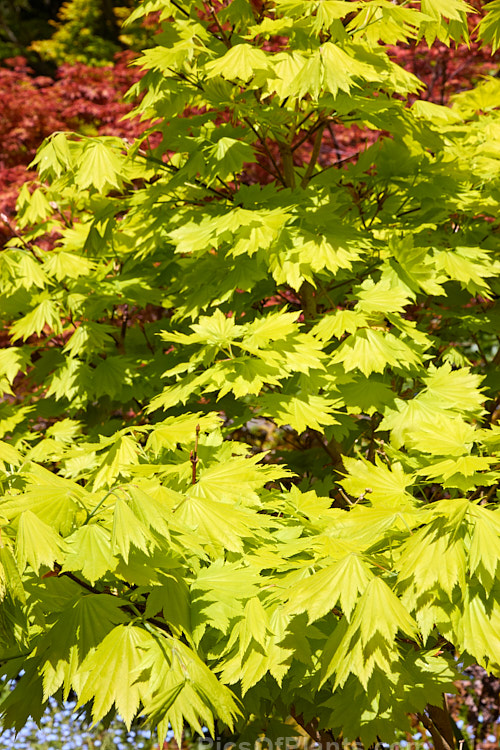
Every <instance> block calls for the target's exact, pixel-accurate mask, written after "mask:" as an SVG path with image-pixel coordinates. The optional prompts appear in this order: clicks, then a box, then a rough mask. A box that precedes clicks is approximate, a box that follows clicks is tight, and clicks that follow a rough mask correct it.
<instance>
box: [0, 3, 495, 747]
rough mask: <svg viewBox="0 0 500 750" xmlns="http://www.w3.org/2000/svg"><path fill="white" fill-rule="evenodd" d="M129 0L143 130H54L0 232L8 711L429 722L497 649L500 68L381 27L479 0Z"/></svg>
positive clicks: (462, 27) (243, 730)
mask: <svg viewBox="0 0 500 750" xmlns="http://www.w3.org/2000/svg"><path fill="white" fill-rule="evenodd" d="M150 12H157V13H159V15H160V23H161V22H163V28H162V31H161V33H160V34H158V35H157V36H156V38H155V39H156V42H157V44H156V45H155V46H153V47H151V48H150V49H147V50H145V51H144V53H143V55H142V56H141V57H140V58H139V59H138V61H137V64H138V66H139V67H140V68H141V70H143V71H144V75H143V77H142V78H140V80H138V81H137V83H135V84H134V86H133V87H132V90H131V96H132V97H137V96H139V97H140V98H139V102H138V104H137V105H136V107H135V110H134V114H135V115H139V116H141V117H142V118H143V120H144V123H145V124H144V125H143V128H145V130H144V132H143V133H141V134H140V135H139V134H136V137H135V138H132V137H126V138H120V137H118V136H117V135H114V134H113V135H100V136H95V135H82V134H75V133H73V134H71V133H66V134H65V133H62V132H57V133H55V134H54V135H52V136H51V137H50V138H49V139H48V140H47V141H45V143H44V144H43V146H42V147H41V148H40V149H39V150H38V153H37V155H36V158H35V162H34V164H35V166H36V167H37V170H38V174H39V180H40V182H39V183H38V184H34V185H33V186H32V187H31V189H28V186H25V188H23V190H22V191H21V194H20V197H19V201H18V216H17V226H18V229H16V230H15V232H14V235H13V237H12V238H11V239H10V240H9V242H8V243H7V245H6V247H5V249H4V250H3V253H2V257H3V261H4V262H3V264H2V266H1V268H0V274H1V279H2V282H1V283H2V305H1V310H2V321H3V326H4V332H5V333H7V334H8V335H9V336H10V340H11V342H12V346H11V347H9V348H5V349H3V350H2V351H1V352H0V385H1V387H2V389H3V393H4V400H3V401H2V403H1V404H0V433H1V434H0V437H1V438H3V442H2V444H1V449H0V458H1V459H2V462H3V464H2V465H3V472H2V474H1V483H2V492H3V498H2V501H1V503H0V519H1V521H2V524H1V531H2V545H3V546H1V547H0V581H1V585H2V595H3V602H2V604H3V606H2V609H1V610H0V613H1V619H0V634H1V649H2V651H1V654H0V661H2V663H3V665H4V666H3V671H4V673H5V676H6V678H10V677H14V676H18V675H19V672H20V670H21V669H22V670H24V673H23V674H22V676H21V677H19V680H18V682H17V686H16V688H15V689H14V690H13V691H12V693H10V694H9V695H8V697H7V698H6V699H5V700H4V702H3V704H2V710H3V712H4V721H5V722H7V723H10V724H12V725H14V726H17V727H19V726H21V725H22V724H23V722H24V721H25V719H26V716H27V714H28V713H33V712H34V713H35V718H36V713H37V711H38V712H39V715H41V712H42V711H43V707H44V705H45V703H46V702H47V700H48V699H49V697H50V696H51V695H56V696H58V697H64V696H67V695H68V693H69V691H70V690H74V691H75V693H76V694H77V696H78V701H79V705H81V706H85V707H86V708H87V710H88V713H89V716H91V717H92V718H93V719H94V720H99V719H100V718H102V717H104V716H106V715H108V714H109V712H110V711H113V710H117V711H118V712H119V713H120V714H121V715H122V716H123V717H124V719H125V720H126V721H127V722H131V721H132V720H133V719H134V717H135V716H136V715H137V714H138V713H140V714H141V715H143V716H145V717H146V718H147V720H148V721H149V722H151V723H152V724H153V725H154V726H157V727H158V731H159V735H160V737H163V736H164V735H165V733H166V730H167V728H168V726H169V724H171V726H172V728H173V729H174V731H175V732H176V734H177V736H180V734H181V732H182V727H183V726H184V724H185V723H187V724H189V725H191V727H192V728H193V729H194V730H195V731H199V732H200V733H201V732H203V727H204V726H206V727H208V729H209V730H210V731H211V732H212V734H213V733H215V732H218V733H224V732H227V733H231V736H233V737H236V738H238V740H239V741H247V740H249V741H254V740H255V738H256V737H257V736H259V735H261V734H264V735H265V736H266V737H268V738H270V739H272V740H273V741H275V740H276V738H277V737H284V736H290V733H291V732H292V731H293V727H295V730H296V731H302V732H305V733H308V734H310V735H311V736H312V737H314V739H316V740H317V741H319V742H320V743H321V744H322V745H324V746H326V745H327V743H328V742H331V741H337V742H341V741H348V740H355V739H356V738H360V740H361V741H362V742H363V743H364V745H365V746H366V747H368V746H370V745H372V744H374V743H376V742H378V741H380V740H381V741H384V742H390V741H392V740H393V739H394V738H395V737H399V736H401V733H404V732H405V731H409V730H410V727H411V725H412V724H411V722H413V725H414V724H415V723H416V722H420V723H421V725H422V726H423V728H424V729H425V730H427V731H428V732H429V733H430V736H431V737H432V741H433V743H434V746H435V747H436V748H438V750H448V749H449V748H450V747H453V746H454V745H455V744H456V742H457V741H458V740H460V739H462V740H463V739H464V738H463V737H462V738H461V737H460V730H459V729H458V727H457V726H456V725H454V723H453V721H452V719H451V717H450V715H449V712H448V711H447V710H445V709H446V704H443V693H447V692H453V690H454V682H455V681H456V680H457V679H458V678H459V677H460V676H461V675H462V674H463V670H464V669H465V668H466V667H468V666H471V665H480V666H482V667H483V668H485V669H487V670H488V671H489V672H491V673H494V674H497V675H498V673H499V671H500V640H499V636H498V632H499V624H500V601H499V597H500V587H499V581H498V575H499V570H498V554H497V549H498V543H499V537H500V515H499V510H498V486H499V479H500V472H499V459H498V447H499V443H500V437H499V427H498V423H497V422H498V416H499V404H500V401H499V398H498V391H499V388H498V363H499V359H500V354H499V351H500V350H499V339H498V330H499V325H498V321H499V312H498V293H499V282H498V270H499V267H500V259H499V255H498V249H497V248H498V241H497V235H498V219H497V213H498V180H499V177H500V169H499V164H498V155H499V153H500V151H499V146H500V122H499V114H498V110H497V103H498V97H499V94H500V81H499V80H498V79H497V78H496V77H494V76H490V77H488V78H486V79H485V80H482V81H480V82H479V83H478V84H477V85H476V86H475V87H474V88H473V89H471V90H468V91H463V92H460V93H456V94H454V95H453V96H452V97H451V101H450V106H444V105H443V104H442V103H441V104H439V103H436V102H435V101H434V102H432V101H428V99H427V98H426V93H425V90H424V88H423V85H422V82H421V80H420V79H419V78H418V77H416V76H415V75H414V74H413V73H412V72H410V71H409V70H408V69H405V68H404V67H402V66H401V65H399V64H398V62H399V59H398V54H397V50H398V49H401V48H404V47H405V45H407V49H410V50H412V45H414V44H415V42H417V41H419V40H422V39H423V40H425V42H426V44H427V45H428V46H429V48H430V49H434V48H435V45H436V44H437V45H445V46H447V45H450V44H454V43H455V44H459V43H460V42H467V41H468V39H469V35H470V33H471V31H470V27H471V26H472V28H473V31H472V38H473V43H474V44H486V45H490V47H491V49H492V54H493V53H494V52H495V51H496V49H497V47H498V45H499V41H500V5H499V3H498V2H496V1H495V2H492V3H490V4H489V6H487V7H486V13H485V15H484V16H483V18H482V20H481V21H480V23H479V25H478V26H477V24H475V25H474V24H471V23H470V18H469V13H470V12H471V9H470V8H469V6H467V5H466V3H465V2H463V0H446V1H444V0H439V1H438V0H425V1H424V0H423V1H422V3H421V5H420V6H419V7H410V6H406V5H397V4H393V3H388V2H385V0H360V1H359V2H343V1H342V0H321V1H319V0H275V1H274V2H269V3H260V2H250V1H249V0H232V2H225V3H217V4H213V3H210V2H208V3H206V4H203V3H201V2H190V3H181V2H177V0H175V1H173V0H172V1H171V0H146V1H145V2H144V3H141V4H139V5H138V7H137V9H136V10H135V11H134V12H133V13H132V15H131V17H130V23H133V22H134V21H137V20H140V19H141V18H142V17H143V16H145V15H147V14H148V13H150ZM476 20H477V19H476ZM398 45H399V46H398ZM441 49H442V48H441ZM484 54H486V53H484ZM485 65H486V66H488V63H485ZM491 65H492V64H491ZM440 96H441V94H440ZM447 98H448V92H447V91H444V93H443V96H442V100H443V102H444V101H447ZM146 123H147V124H146ZM353 128H358V129H359V130H358V132H359V133H365V132H366V131H367V130H368V131H370V132H371V134H372V135H371V137H370V138H366V147H360V148H359V151H358V152H357V153H349V154H348V156H347V157H346V158H344V157H343V156H342V155H340V157H339V154H338V153H337V151H336V147H335V142H337V143H338V138H339V134H340V133H342V132H347V131H349V134H350V135H349V136H348V137H349V138H351V137H352V132H353ZM351 142H352V141H349V143H351ZM162 384H163V385H162ZM164 412H167V414H165V413H164ZM224 438H231V440H227V439H224ZM290 717H292V718H290ZM290 722H292V724H290ZM290 726H292V729H290Z"/></svg>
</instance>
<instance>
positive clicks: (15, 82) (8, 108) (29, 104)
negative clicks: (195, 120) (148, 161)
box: [0, 52, 144, 242]
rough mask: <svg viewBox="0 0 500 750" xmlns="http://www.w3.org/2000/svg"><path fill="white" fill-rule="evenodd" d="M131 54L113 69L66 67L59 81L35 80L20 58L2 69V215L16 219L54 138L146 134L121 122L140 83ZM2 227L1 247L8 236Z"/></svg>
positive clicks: (135, 123)
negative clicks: (129, 94)
mask: <svg viewBox="0 0 500 750" xmlns="http://www.w3.org/2000/svg"><path fill="white" fill-rule="evenodd" d="M134 57H135V54H134V53H132V52H122V53H119V54H118V55H117V56H116V59H115V62H114V65H112V66H107V67H99V68H93V67H90V66H88V65H83V64H81V63H78V64H74V65H63V66H62V67H60V68H59V70H58V71H57V76H56V78H55V79H52V78H48V77H46V76H40V75H36V74H35V73H34V72H33V71H32V70H31V69H30V68H29V67H28V65H27V64H26V60H25V59H24V58H22V57H17V58H12V59H10V60H6V61H5V63H4V67H0V100H1V101H2V110H1V113H0V143H1V144H2V145H1V150H0V211H1V212H2V213H4V214H6V215H7V216H12V214H13V213H14V210H15V204H16V198H17V194H18V191H19V187H20V186H21V185H22V183H23V182H25V181H27V180H30V179H32V178H33V177H34V173H33V172H30V171H29V170H27V166H28V165H29V163H30V162H31V161H32V159H33V157H34V156H35V153H36V150H37V148H38V146H39V145H40V144H41V143H42V141H43V140H44V138H46V137H47V136H48V135H50V134H51V133H54V132H55V131H58V130H73V131H76V132H80V133H86V134H89V135H118V136H123V137H127V138H134V137H135V136H137V135H138V134H139V133H140V132H141V131H142V130H143V129H144V125H141V124H140V123H139V121H138V120H137V119H133V120H122V118H123V116H124V115H125V114H127V113H128V112H130V110H131V108H132V104H130V103H126V102H125V101H124V95H125V92H126V91H127V90H128V89H129V88H130V86H131V85H132V84H133V83H135V82H136V81H137V80H138V78H140V75H141V73H140V71H139V70H138V69H137V68H136V67H130V62H131V60H132V59H133V58H134ZM8 234H9V231H8V229H7V228H6V227H5V226H3V225H0V242H1V241H2V240H5V238H6V237H7V236H8Z"/></svg>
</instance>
